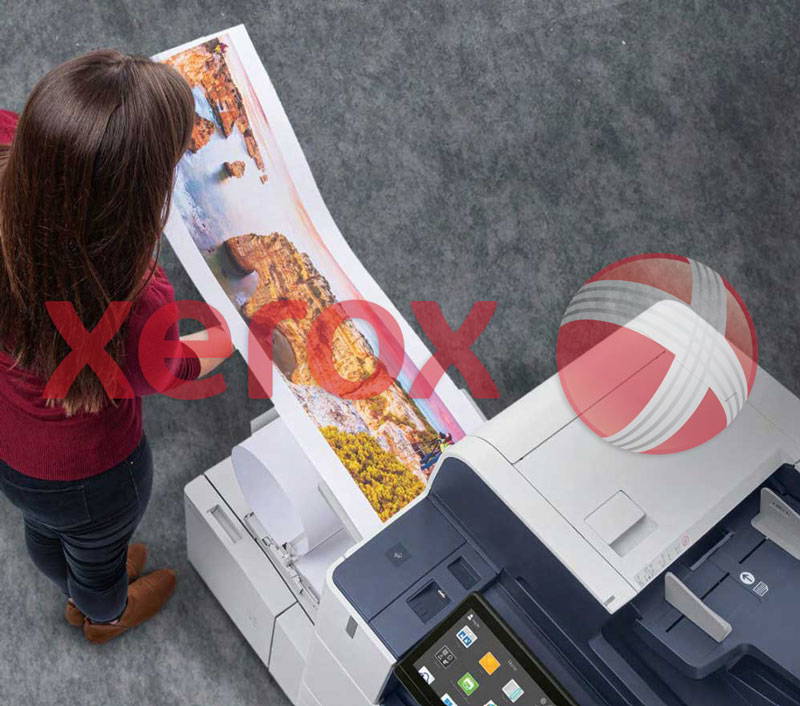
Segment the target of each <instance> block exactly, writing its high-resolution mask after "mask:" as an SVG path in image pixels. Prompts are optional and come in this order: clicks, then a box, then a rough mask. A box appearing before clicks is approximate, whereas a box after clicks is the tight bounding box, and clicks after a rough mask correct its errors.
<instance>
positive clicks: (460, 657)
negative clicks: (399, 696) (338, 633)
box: [396, 594, 574, 706]
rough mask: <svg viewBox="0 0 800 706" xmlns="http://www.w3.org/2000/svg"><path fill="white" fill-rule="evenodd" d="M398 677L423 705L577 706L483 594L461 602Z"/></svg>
mask: <svg viewBox="0 0 800 706" xmlns="http://www.w3.org/2000/svg"><path fill="white" fill-rule="evenodd" d="M396 672H397V676H398V678H399V679H400V681H401V682H402V683H403V684H404V685H405V686H406V688H408V690H409V691H410V692H411V693H412V694H414V696H415V698H416V699H417V700H418V701H419V702H420V703H421V704H423V705H427V704H431V705H434V704H435V705H436V706H439V704H446V705H447V706H487V704H488V705H490V706H509V705H510V704H516V705H517V706H528V705H531V706H562V705H570V704H573V703H574V702H573V701H572V700H571V699H570V698H569V697H568V696H567V695H566V693H565V692H564V691H563V689H562V688H561V686H560V685H559V684H557V682H556V681H555V680H554V678H553V677H552V676H551V675H550V674H549V673H548V672H547V671H546V669H545V668H544V667H543V665H542V664H541V663H540V662H539V660H538V659H537V658H536V657H535V656H534V655H533V654H531V653H530V652H529V651H528V650H527V649H526V648H525V646H524V645H523V644H522V642H521V641H520V640H519V639H517V638H516V636H514V635H513V634H512V633H511V631H510V630H509V628H508V627H507V625H506V624H505V623H503V621H502V620H501V619H500V618H499V617H498V616H497V615H496V614H495V613H494V611H493V610H492V609H491V607H490V606H489V605H488V603H486V602H485V600H483V598H482V597H481V596H480V595H479V594H472V595H471V596H469V597H468V598H467V599H466V600H465V601H464V602H463V603H461V604H460V605H459V606H458V607H457V608H456V609H455V610H454V611H453V612H452V613H451V614H450V615H449V616H448V617H447V619H445V620H444V621H443V622H442V623H441V624H440V625H439V626H438V627H437V628H436V629H435V630H434V631H433V632H432V633H431V634H430V635H428V636H427V637H426V638H425V639H424V640H423V641H421V643H420V644H419V645H417V646H416V647H415V648H414V649H413V650H412V651H411V653H410V654H409V655H407V656H406V657H405V658H404V659H403V660H402V661H401V662H400V663H399V664H398V666H397V669H396Z"/></svg>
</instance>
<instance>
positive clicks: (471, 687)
mask: <svg viewBox="0 0 800 706" xmlns="http://www.w3.org/2000/svg"><path fill="white" fill-rule="evenodd" d="M458 685H459V686H460V687H461V691H463V692H464V693H465V694H466V695H467V696H471V695H472V694H474V693H475V692H476V691H477V689H478V682H477V681H476V680H475V677H473V676H472V675H471V674H470V673H469V672H467V673H466V674H465V675H464V676H463V677H461V679H459V680H458Z"/></svg>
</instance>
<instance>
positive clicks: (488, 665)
mask: <svg viewBox="0 0 800 706" xmlns="http://www.w3.org/2000/svg"><path fill="white" fill-rule="evenodd" d="M478 664H480V665H481V667H483V671H484V672H486V673H487V674H494V673H495V672H496V671H497V670H498V669H499V668H500V662H498V661H497V657H495V656H494V655H493V654H492V653H491V652H487V653H486V654H485V655H483V657H481V658H480V659H479V660H478Z"/></svg>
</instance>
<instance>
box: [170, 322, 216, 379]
mask: <svg viewBox="0 0 800 706" xmlns="http://www.w3.org/2000/svg"><path fill="white" fill-rule="evenodd" d="M217 331H220V332H222V334H223V335H225V333H224V330H223V329H222V328H221V327H220V328H216V327H215V328H214V329H206V328H204V329H200V330H199V331H195V332H194V333H187V334H185V335H183V336H181V337H180V341H181V343H183V344H185V345H186V346H187V347H188V348H190V349H191V350H192V351H193V352H194V354H195V355H196V356H197V358H198V359H199V360H200V375H199V376H198V377H201V378H202V377H205V376H206V375H208V374H209V373H210V372H212V371H213V370H215V369H216V368H217V367H218V366H219V365H221V364H222V363H223V362H224V361H225V360H227V356H226V357H225V358H204V357H203V356H202V355H201V352H202V348H203V347H202V346H199V347H198V346H193V345H192V343H193V342H194V341H207V340H208V339H209V336H210V333H209V332H212V333H216V332H217Z"/></svg>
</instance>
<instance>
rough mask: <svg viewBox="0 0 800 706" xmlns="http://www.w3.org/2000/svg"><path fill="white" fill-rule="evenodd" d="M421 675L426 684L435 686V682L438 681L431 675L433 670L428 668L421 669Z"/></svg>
mask: <svg viewBox="0 0 800 706" xmlns="http://www.w3.org/2000/svg"><path fill="white" fill-rule="evenodd" d="M419 675H420V676H421V677H422V681H424V682H425V683H426V684H433V682H434V681H436V679H435V677H434V676H433V674H431V670H430V669H428V668H427V667H421V668H420V670H419Z"/></svg>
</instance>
